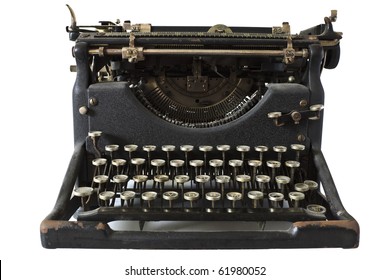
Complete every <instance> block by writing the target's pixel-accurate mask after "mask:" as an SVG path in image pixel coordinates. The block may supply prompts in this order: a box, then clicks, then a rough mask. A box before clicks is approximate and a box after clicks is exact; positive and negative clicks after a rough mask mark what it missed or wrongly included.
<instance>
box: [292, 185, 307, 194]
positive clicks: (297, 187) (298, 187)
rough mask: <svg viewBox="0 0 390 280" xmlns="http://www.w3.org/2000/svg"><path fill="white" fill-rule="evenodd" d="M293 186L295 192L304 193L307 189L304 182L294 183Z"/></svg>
mask: <svg viewBox="0 0 390 280" xmlns="http://www.w3.org/2000/svg"><path fill="white" fill-rule="evenodd" d="M294 188H295V190H296V191H297V192H301V193H304V194H305V193H306V192H307V191H308V190H309V186H308V185H307V184H305V183H296V184H295V185H294Z"/></svg>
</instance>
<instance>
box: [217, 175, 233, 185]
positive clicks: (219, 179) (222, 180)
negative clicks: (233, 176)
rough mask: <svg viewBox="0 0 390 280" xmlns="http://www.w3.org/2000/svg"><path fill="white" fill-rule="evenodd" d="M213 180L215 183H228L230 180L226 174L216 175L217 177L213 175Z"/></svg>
mask: <svg viewBox="0 0 390 280" xmlns="http://www.w3.org/2000/svg"><path fill="white" fill-rule="evenodd" d="M215 180H216V181H217V183H221V184H225V183H229V182H230V176H228V175H218V176H217V177H215Z"/></svg>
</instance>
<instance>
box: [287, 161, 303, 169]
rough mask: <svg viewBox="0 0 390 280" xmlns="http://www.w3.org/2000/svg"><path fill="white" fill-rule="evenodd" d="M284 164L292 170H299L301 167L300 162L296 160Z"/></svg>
mask: <svg viewBox="0 0 390 280" xmlns="http://www.w3.org/2000/svg"><path fill="white" fill-rule="evenodd" d="M284 164H285V165H286V166H287V167H290V168H298V167H299V166H300V165H301V164H300V162H299V161H296V160H288V161H286V162H285V163H284Z"/></svg>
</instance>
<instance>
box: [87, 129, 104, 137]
mask: <svg viewBox="0 0 390 280" xmlns="http://www.w3.org/2000/svg"><path fill="white" fill-rule="evenodd" d="M102 134H103V132H101V131H98V130H95V131H90V132H88V136H89V137H93V138H96V137H100V136H102Z"/></svg>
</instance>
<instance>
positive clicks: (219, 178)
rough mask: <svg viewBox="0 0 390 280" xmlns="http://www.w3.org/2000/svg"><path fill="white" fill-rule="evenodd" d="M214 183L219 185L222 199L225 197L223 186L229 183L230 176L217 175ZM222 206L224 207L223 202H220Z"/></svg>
mask: <svg viewBox="0 0 390 280" xmlns="http://www.w3.org/2000/svg"><path fill="white" fill-rule="evenodd" d="M215 181H216V182H217V183H218V184H219V187H220V189H221V194H222V197H225V184H228V183H229V182H230V176H227V175H218V176H216V177H215ZM222 206H224V201H223V200H222Z"/></svg>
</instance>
